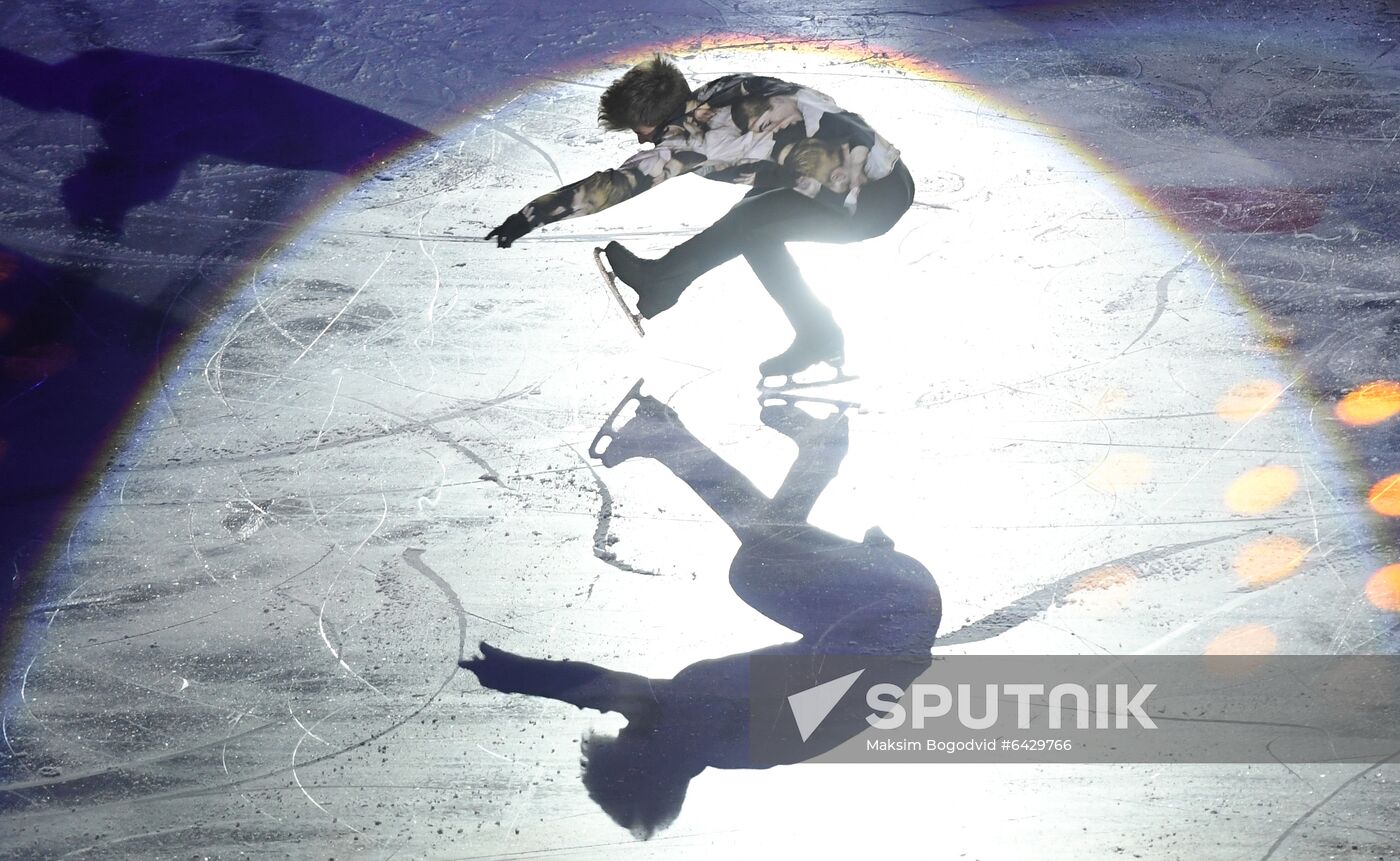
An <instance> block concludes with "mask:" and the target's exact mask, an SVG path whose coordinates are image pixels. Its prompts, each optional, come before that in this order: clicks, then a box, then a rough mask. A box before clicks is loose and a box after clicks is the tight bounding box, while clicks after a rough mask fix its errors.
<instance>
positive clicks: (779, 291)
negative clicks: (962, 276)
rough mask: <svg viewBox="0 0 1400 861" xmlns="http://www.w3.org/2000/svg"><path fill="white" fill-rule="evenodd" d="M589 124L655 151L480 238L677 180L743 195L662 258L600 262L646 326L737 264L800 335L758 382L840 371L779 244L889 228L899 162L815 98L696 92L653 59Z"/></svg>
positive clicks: (506, 239)
mask: <svg viewBox="0 0 1400 861" xmlns="http://www.w3.org/2000/svg"><path fill="white" fill-rule="evenodd" d="M598 120H599V123H600V124H601V125H602V126H603V127H605V128H607V129H609V130H613V131H620V130H624V129H631V130H632V131H633V132H635V133H636V135H637V141H638V142H639V143H651V144H654V145H655V146H654V148H652V149H648V150H643V151H641V152H639V153H637V154H636V155H634V156H632V157H631V158H629V159H628V160H627V161H626V162H624V163H623V165H622V167H620V168H618V169H616V170H605V171H599V172H598V173H595V174H593V175H592V176H590V177H588V178H586V179H583V180H581V181H579V182H576V183H573V184H571V185H567V186H564V187H563V188H560V189H558V190H556V191H552V192H550V193H549V194H546V195H543V196H542V197H539V198H536V199H535V200H534V201H532V202H531V203H529V204H528V205H526V206H525V208H524V209H522V210H520V212H518V213H516V214H515V215H512V216H510V218H508V219H506V221H505V223H503V224H502V225H501V226H500V227H497V228H496V229H495V230H493V231H491V232H490V233H489V234H487V236H486V238H487V239H495V240H496V242H497V244H498V245H499V246H500V247H503V248H504V247H506V246H509V245H510V244H511V243H512V242H514V241H515V240H516V239H519V238H520V237H521V236H524V235H525V234H526V233H529V232H530V231H531V230H533V229H534V228H536V227H538V226H540V225H541V224H549V223H551V222H554V221H560V220H562V219H565V218H572V217H575V216H579V215H590V214H592V213H595V212H599V211H601V210H603V209H605V208H607V207H609V206H612V205H613V204H616V203H620V202H621V201H623V200H626V199H627V198H629V197H634V196H636V195H638V194H640V193H641V192H643V191H646V190H647V189H649V188H652V187H654V186H655V185H657V184H658V183H660V182H662V181H663V180H666V179H669V178H671V177H673V176H679V175H680V174H683V173H691V172H694V173H697V174H699V175H700V176H704V177H707V178H709V179H714V180H720V181H723V182H733V183H743V184H745V185H752V186H753V190H752V191H750V192H749V193H748V194H747V195H745V196H744V199H743V200H741V201H740V202H739V203H738V204H736V205H735V206H734V208H733V209H731V210H729V212H728V213H727V214H725V215H724V217H723V218H721V219H720V220H719V221H717V222H715V223H714V224H713V225H711V226H710V227H708V228H706V229H705V230H703V231H701V232H700V233H699V234H697V235H695V236H694V237H692V238H690V239H688V240H686V241H685V242H683V243H681V244H680V245H678V246H676V247H675V248H673V249H671V250H670V251H669V252H668V253H667V254H666V255H665V256H663V257H661V258H659V259H656V260H644V259H642V258H639V257H637V256H636V255H634V254H633V253H632V252H630V251H628V250H627V249H626V248H624V247H623V246H621V245H620V244H618V243H617V242H611V243H609V244H608V246H607V248H606V249H605V252H606V254H607V257H608V262H609V263H610V264H611V266H612V268H613V272H614V273H615V274H616V275H617V277H618V278H619V279H620V280H621V281H622V282H623V283H625V284H627V285H628V286H629V287H631V288H632V289H633V290H634V291H636V293H637V310H638V312H639V313H640V314H641V315H642V316H643V317H647V318H651V317H654V316H656V315H657V314H660V313H661V312H662V311H665V310H666V309H667V308H670V307H671V306H672V305H674V304H676V300H677V299H678V298H680V295H681V293H682V292H683V291H684V290H685V288H686V287H688V286H689V285H690V283H691V282H692V281H694V280H695V279H696V278H698V277H699V276H700V275H702V274H704V273H705V272H708V271H709V270H711V269H713V268H714V267H716V266H718V265H720V264H721V263H724V262H725V261H728V260H731V259H733V258H734V257H737V256H738V255H740V254H742V255H744V258H745V259H746V260H748V262H749V265H750V266H751V267H753V271H754V274H755V275H757V276H758V278H759V280H760V281H762V282H763V286H764V287H765V288H766V289H767V290H768V293H769V295H771V296H772V297H773V299H774V300H775V301H776V302H777V303H778V305H779V306H781V307H782V309H783V313H784V314H786V315H787V318H788V321H789V322H790V323H791V324H792V327H793V329H794V330H795V331H796V337H795V338H794V339H793V342H792V346H790V347H788V349H787V350H785V351H783V352H782V353H780V354H779V355H776V356H774V357H773V358H771V359H768V360H767V361H765V362H763V363H762V364H761V365H760V366H759V372H760V373H762V374H763V375H764V376H765V377H766V376H772V375H791V374H795V373H798V372H800V371H802V370H804V369H806V368H808V367H811V366H812V365H814V364H816V363H818V362H826V363H828V364H830V365H832V366H833V367H836V368H840V366H841V364H842V363H843V362H844V361H845V342H844V338H843V337H842V334H841V329H840V328H839V327H838V326H837V325H836V321H835V320H833V319H832V316H831V312H830V311H829V310H827V308H826V307H825V306H823V305H822V304H821V302H819V301H817V298H816V297H815V296H814V295H813V294H812V291H811V290H810V289H809V288H808V286H807V284H806V283H805V282H803V280H802V275H801V273H800V272H799V271H798V269H797V264H796V263H795V262H794V261H793V259H792V256H791V255H790V254H789V253H788V250H787V243H788V242H793V241H798V242H836V243H844V242H855V241H857V240H861V239H869V238H871V237H874V236H879V235H881V234H883V233H885V232H886V231H888V230H889V229H890V228H891V227H893V226H894V224H895V222H897V221H898V220H899V218H900V216H902V215H903V214H904V213H905V211H906V210H908V209H909V206H910V204H911V203H912V202H913V198H914V181H913V178H912V177H911V176H910V175H909V171H908V170H907V169H906V168H905V166H904V163H903V162H902V161H900V158H899V150H897V149H895V148H894V147H893V146H891V145H890V143H889V142H888V141H886V140H885V139H884V138H882V137H880V136H879V135H878V134H876V133H875V131H874V130H873V129H871V128H870V126H869V125H867V124H866V122H865V120H863V119H861V118H860V117H859V116H858V115H856V114H853V113H850V112H847V111H843V110H841V108H840V107H838V106H837V104H836V103H835V102H834V101H832V100H831V98H830V97H828V96H826V95H823V94H822V93H819V92H817V91H815V90H811V89H808V88H806V87H801V86H798V85H796V84H791V83H788V82H786V81H781V80H778V79H777V78H768V77H762V76H757V75H746V74H744V75H726V76H725V77H722V78H719V79H717V80H714V81H711V82H710V83H708V84H706V85H704V86H703V87H701V88H700V89H698V90H695V91H693V92H692V91H691V89H690V86H689V85H688V84H687V83H686V80H685V76H684V75H682V74H681V72H680V70H679V69H677V68H676V67H675V66H674V65H673V64H671V63H670V62H668V61H667V60H665V59H664V58H662V57H661V56H660V55H659V54H658V55H656V56H654V57H652V58H651V59H650V60H647V61H645V62H643V63H640V64H638V65H636V66H634V67H632V68H631V69H630V70H629V71H628V72H627V73H626V74H624V75H623V76H622V77H620V78H618V79H617V80H616V81H614V82H613V83H612V85H611V86H609V87H608V88H607V90H606V91H605V92H604V93H603V97H602V99H601V100H600V102H599V106H598Z"/></svg>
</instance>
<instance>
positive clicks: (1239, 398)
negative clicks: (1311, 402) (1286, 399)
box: [1215, 380, 1283, 424]
mask: <svg viewBox="0 0 1400 861" xmlns="http://www.w3.org/2000/svg"><path fill="white" fill-rule="evenodd" d="M1282 394H1283V386H1281V385H1279V384H1278V383H1276V382H1274V381H1273V380H1250V381H1249V382H1247V383H1241V384H1240V385H1238V386H1235V387H1234V388H1233V389H1231V390H1230V391H1228V392H1226V393H1225V394H1224V395H1223V396H1222V397H1221V398H1220V400H1219V401H1218V402H1217V403H1216V405H1215V412H1216V414H1217V415H1219V416H1220V417H1221V418H1222V419H1224V420H1225V421H1227V422H1235V423H1237V424H1243V423H1245V422H1247V421H1249V420H1250V419H1253V418H1254V417H1255V416H1260V415H1263V414H1264V413H1267V412H1268V411H1269V410H1272V409H1273V408H1274V406H1275V405H1276V404H1277V403H1278V399H1279V396H1280V395H1282Z"/></svg>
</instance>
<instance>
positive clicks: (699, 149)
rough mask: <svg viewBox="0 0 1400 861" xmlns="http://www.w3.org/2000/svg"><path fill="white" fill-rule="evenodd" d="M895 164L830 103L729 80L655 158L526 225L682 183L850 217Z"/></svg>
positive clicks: (855, 119)
mask: <svg viewBox="0 0 1400 861" xmlns="http://www.w3.org/2000/svg"><path fill="white" fill-rule="evenodd" d="M898 160H899V150H898V149H895V147H894V146H892V145H891V144H890V143H889V141H887V140H885V139H884V138H882V137H881V136H880V135H879V134H877V133H876V132H875V130H874V129H872V128H871V127H870V125H869V124H868V123H866V122H865V120H864V119H863V118H861V117H860V115H858V114H853V113H851V112H849V111H844V110H842V109H841V108H840V106H838V105H837V104H836V102H835V101H833V100H832V98H831V97H830V96H827V95H826V94H824V93H820V92H818V91H816V90H813V89H810V88H808V87H803V86H799V85H797V84H793V83H789V82H787V81H783V80H779V79H778V78H769V77H763V76H760V75H727V76H725V77H723V78H719V79H717V80H714V81H711V82H710V83H708V84H706V85H705V86H703V87H701V88H700V89H698V90H696V91H695V92H693V93H691V98H690V100H689V101H688V102H686V105H685V109H684V111H683V112H682V113H679V114H677V115H676V116H675V117H673V118H672V119H671V120H670V121H669V122H667V123H666V125H665V126H664V128H663V131H662V132H661V135H660V140H659V142H658V143H657V145H656V148H655V149H650V150H644V151H643V152H640V153H637V154H636V155H634V156H632V157H631V158H629V159H628V160H627V161H626V162H625V163H623V165H622V166H621V167H620V168H616V169H613V170H605V171H599V172H598V173H595V174H593V175H592V176H590V177H588V178H586V179H583V180H580V181H579V182H576V183H573V184H571V185H566V186H564V187H563V188H560V189H557V190H555V191H552V192H550V193H549V194H545V195H542V196H541V197H538V198H536V199H535V200H533V201H531V202H530V203H529V204H528V205H527V206H526V207H525V208H524V209H522V210H521V215H523V216H524V217H525V218H526V219H527V220H528V221H529V222H530V225H531V227H536V226H539V225H541V224H549V223H551V222H554V221H560V220H562V219H565V218H574V217H577V216H580V215H590V214H592V213H595V212H600V211H602V210H604V209H606V208H608V207H609V206H613V205H615V204H618V203H621V202H622V201H624V200H627V199H628V198H630V197H635V196H636V195H638V194H641V193H642V192H643V191H646V190H647V189H649V188H652V187H653V186H656V185H657V184H659V183H661V182H664V181H665V180H667V179H670V178H671V177H673V176H680V175H681V174H683V173H695V174H697V175H699V176H703V177H706V178H707V179H713V180H718V181H720V182H732V183H740V184H744V185H752V186H754V187H756V188H760V189H777V188H790V189H792V190H793V191H796V192H797V193H798V194H801V195H804V196H806V197H809V198H811V199H813V200H815V201H817V202H818V203H822V204H825V205H827V206H829V207H831V208H833V209H838V210H845V211H847V212H854V211H855V208H856V206H857V204H858V202H859V199H860V190H861V187H862V186H864V185H865V184H866V183H868V182H871V181H873V180H878V179H882V178H884V177H885V176H888V175H889V173H890V171H892V170H893V169H894V165H895V163H896V162H897V161H898Z"/></svg>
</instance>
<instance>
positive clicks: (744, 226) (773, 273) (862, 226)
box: [662, 161, 914, 338]
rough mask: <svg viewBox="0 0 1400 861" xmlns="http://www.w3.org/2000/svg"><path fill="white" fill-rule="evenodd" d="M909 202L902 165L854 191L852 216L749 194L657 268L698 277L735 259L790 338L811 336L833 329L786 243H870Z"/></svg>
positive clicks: (791, 198) (789, 195)
mask: <svg viewBox="0 0 1400 861" xmlns="http://www.w3.org/2000/svg"><path fill="white" fill-rule="evenodd" d="M913 201H914V179H913V177H912V176H910V175H909V169H908V168H906V167H905V166H904V162H903V161H898V162H896V163H895V166H894V170H893V171H891V172H890V174H889V175H888V176H886V177H883V178H882V179H878V180H875V181H873V182H870V183H868V184H867V185H865V186H864V187H863V188H861V190H860V196H859V197H858V198H857V199H856V211H855V212H854V213H851V212H849V211H847V210H837V209H833V208H832V207H830V206H826V205H825V204H821V203H818V202H816V201H815V200H812V199H811V198H809V197H806V196H804V195H801V194H798V193H797V192H796V191H793V190H792V189H790V188H778V189H759V188H756V189H754V190H753V191H751V192H749V194H748V195H746V196H745V197H744V199H743V200H741V201H739V202H738V203H737V204H735V205H734V208H733V209H731V210H729V212H727V213H725V215H724V217H722V218H721V219H720V220H719V221H716V222H715V223H714V224H712V225H710V226H709V227H707V228H706V229H705V230H703V231H701V232H700V233H698V234H696V235H695V236H693V237H691V238H690V239H688V240H686V241H685V242H683V243H681V244H680V245H678V246H676V247H675V248H673V249H671V251H670V252H669V253H667V255H666V256H665V257H664V258H662V261H663V263H664V264H665V265H666V267H667V269H669V270H670V271H671V272H678V273H684V274H685V276H686V277H689V278H698V277H699V276H700V275H702V274H704V273H705V272H708V271H709V270H711V269H713V268H715V267H716V266H719V265H720V264H721V263H725V262H727V261H729V260H732V259H734V258H735V257H737V256H739V255H740V254H742V255H744V258H745V259H746V260H748V262H749V266H751V267H753V271H754V274H755V275H757V276H758V280H759V281H761V282H763V286H764V288H766V289H767V290H768V295H770V296H772V297H773V299H774V300H775V301H776V302H777V303H778V305H779V306H780V307H781V308H782V309H783V313H784V314H786V315H787V318H788V322H790V323H791V324H792V327H793V329H794V330H796V332H797V335H798V337H799V338H800V337H803V336H804V335H815V334H818V333H820V332H821V331H822V330H831V329H834V328H835V323H834V322H833V321H832V319H831V312H830V311H828V310H827V309H826V307H825V306H824V305H822V304H821V302H819V301H818V300H817V297H816V296H814V295H813V294H812V290H811V288H810V287H808V286H807V283H806V282H805V281H803V280H802V273H801V272H800V271H798V268H797V263H796V262H795V261H794V260H793V259H792V255H791V254H789V253H788V250H787V243H788V242H832V243H846V242H858V241H860V240H862V239H870V238H872V237H875V236H879V235H881V234H883V233H885V232H886V231H888V230H889V229H890V228H891V227H893V226H894V225H895V223H896V222H897V221H899V219H900V217H901V216H903V215H904V213H905V212H907V211H908V209H909V207H910V205H911V204H912V203H913ZM672 267H674V268H672Z"/></svg>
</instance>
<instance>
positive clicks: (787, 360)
mask: <svg viewBox="0 0 1400 861" xmlns="http://www.w3.org/2000/svg"><path fill="white" fill-rule="evenodd" d="M845 363H846V355H845V343H844V339H843V338H842V336H841V330H839V329H833V330H831V332H830V333H828V334H826V335H822V336H817V337H813V336H807V337H804V336H802V335H798V336H797V338H796V339H795V340H794V341H793V342H792V346H790V347H788V348H787V349H786V350H784V351H783V352H781V353H779V354H778V355H776V356H774V357H773V358H771V359H768V360H766V361H765V362H763V364H761V365H759V366H758V373H759V375H760V376H759V381H758V387H759V388H760V389H762V390H764V391H772V392H784V391H792V390H794V389H803V388H810V387H813V386H826V385H831V384H833V383H840V382H845V381H846V380H854V379H856V378H855V377H853V376H849V375H847V374H846V372H845V370H844V366H845ZM820 364H825V365H827V366H828V367H830V368H831V370H832V371H833V374H832V375H831V376H830V377H829V378H826V379H819V380H808V381H803V382H798V381H797V380H796V377H797V375H798V374H800V373H802V372H803V371H806V370H807V369H809V368H811V367H813V366H815V365H820ZM774 377H778V378H781V380H782V381H781V382H778V383H771V382H769V380H771V379H772V378H774Z"/></svg>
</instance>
